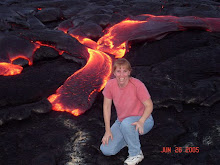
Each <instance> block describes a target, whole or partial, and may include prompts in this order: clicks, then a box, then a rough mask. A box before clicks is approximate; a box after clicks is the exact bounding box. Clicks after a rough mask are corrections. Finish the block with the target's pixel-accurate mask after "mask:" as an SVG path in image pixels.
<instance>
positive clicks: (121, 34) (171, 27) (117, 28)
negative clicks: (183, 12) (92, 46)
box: [97, 14, 220, 58]
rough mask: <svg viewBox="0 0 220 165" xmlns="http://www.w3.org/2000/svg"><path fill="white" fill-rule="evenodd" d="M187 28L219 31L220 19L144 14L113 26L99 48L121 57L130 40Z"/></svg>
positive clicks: (160, 35)
mask: <svg viewBox="0 0 220 165" xmlns="http://www.w3.org/2000/svg"><path fill="white" fill-rule="evenodd" d="M187 29H200V30H206V31H212V32H219V31H220V19H219V18H198V17H193V16H188V17H175V16H154V15H150V14H143V15H140V16H136V17H135V18H133V19H132V20H131V19H130V20H128V19H127V20H125V21H122V22H120V23H118V24H116V25H114V26H113V27H111V28H110V29H109V31H108V33H107V34H105V35H104V36H103V37H101V38H100V39H99V40H98V46H97V48H98V49H99V50H101V51H103V52H107V53H110V54H113V55H115V56H116V58H120V57H123V56H124V53H125V52H126V51H127V48H128V46H127V43H128V42H129V41H134V40H158V39H161V38H163V37H164V36H166V34H168V33H169V32H173V31H182V30H187Z"/></svg>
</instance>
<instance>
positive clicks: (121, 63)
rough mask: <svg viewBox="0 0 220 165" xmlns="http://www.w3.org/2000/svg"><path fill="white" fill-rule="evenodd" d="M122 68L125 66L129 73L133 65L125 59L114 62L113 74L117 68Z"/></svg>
mask: <svg viewBox="0 0 220 165" xmlns="http://www.w3.org/2000/svg"><path fill="white" fill-rule="evenodd" d="M121 66H125V67H126V68H127V69H128V70H129V71H131V70H132V69H131V64H130V62H129V61H128V60H126V59H125V58H119V59H117V60H116V61H115V62H114V65H113V73H114V72H115V70H116V68H117V67H121Z"/></svg>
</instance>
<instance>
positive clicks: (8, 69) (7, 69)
mask: <svg viewBox="0 0 220 165" xmlns="http://www.w3.org/2000/svg"><path fill="white" fill-rule="evenodd" d="M22 70H23V67H21V66H19V65H14V64H10V63H6V62H0V75H3V76H13V75H17V74H20V73H21V71H22Z"/></svg>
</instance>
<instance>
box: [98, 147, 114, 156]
mask: <svg viewBox="0 0 220 165" xmlns="http://www.w3.org/2000/svg"><path fill="white" fill-rule="evenodd" d="M100 150H101V151H102V153H103V155H105V156H112V155H115V154H117V152H115V151H114V150H113V149H111V148H109V147H107V146H106V145H103V144H102V145H101V146H100Z"/></svg>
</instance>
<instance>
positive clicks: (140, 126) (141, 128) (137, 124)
mask: <svg viewBox="0 0 220 165" xmlns="http://www.w3.org/2000/svg"><path fill="white" fill-rule="evenodd" d="M132 125H134V126H135V127H136V131H137V130H138V132H139V134H143V133H144V123H143V122H141V121H137V122H134V123H132Z"/></svg>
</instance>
